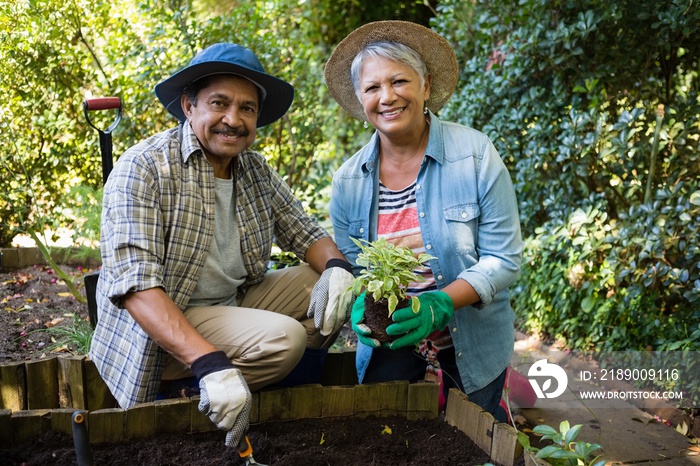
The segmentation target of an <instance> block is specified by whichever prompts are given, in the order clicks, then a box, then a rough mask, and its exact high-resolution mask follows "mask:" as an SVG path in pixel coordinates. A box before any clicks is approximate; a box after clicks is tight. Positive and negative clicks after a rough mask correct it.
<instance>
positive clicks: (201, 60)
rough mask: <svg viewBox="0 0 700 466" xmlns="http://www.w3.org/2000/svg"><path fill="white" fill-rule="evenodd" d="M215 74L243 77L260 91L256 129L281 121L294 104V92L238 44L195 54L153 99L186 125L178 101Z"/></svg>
mask: <svg viewBox="0 0 700 466" xmlns="http://www.w3.org/2000/svg"><path fill="white" fill-rule="evenodd" d="M215 74H235V75H237V76H241V77H244V78H246V79H248V80H249V81H250V82H252V83H253V84H255V85H256V86H257V87H258V88H259V89H260V90H261V98H262V102H260V105H261V107H262V110H261V111H260V115H258V123H257V126H258V128H260V127H263V126H266V125H269V124H270V123H272V122H274V121H277V120H278V119H280V118H281V117H282V116H283V115H284V114H285V113H287V110H289V107H290V106H291V105H292V100H294V88H293V87H292V85H291V84H289V83H288V82H286V81H283V80H281V79H279V78H276V77H274V76H271V75H269V74H266V73H265V71H264V70H263V67H262V64H261V63H260V61H259V60H258V58H257V57H256V56H255V54H254V53H253V52H252V51H250V50H249V49H247V48H245V47H243V46H241V45H237V44H226V43H221V44H214V45H212V46H210V47H208V48H206V49H204V50H202V51H201V52H199V54H197V56H196V57H194V58H193V59H192V61H191V62H190V64H189V66H187V67H186V68H184V69H182V70H180V71H178V72H177V73H175V74H173V75H172V76H170V77H169V78H168V79H166V80H165V81H163V82H161V83H160V84H157V85H156V96H157V97H158V99H159V100H160V101H161V103H162V104H163V105H164V106H165V108H166V110H168V112H170V113H171V114H172V115H174V116H175V117H176V118H177V119H178V120H180V121H185V120H186V119H187V118H186V117H185V113H184V112H183V111H182V106H181V105H180V99H181V97H182V91H183V89H184V88H185V86H186V85H188V84H190V83H192V82H194V81H197V80H198V79H201V78H204V77H207V76H211V75H215Z"/></svg>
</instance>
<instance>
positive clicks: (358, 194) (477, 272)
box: [330, 113, 523, 393]
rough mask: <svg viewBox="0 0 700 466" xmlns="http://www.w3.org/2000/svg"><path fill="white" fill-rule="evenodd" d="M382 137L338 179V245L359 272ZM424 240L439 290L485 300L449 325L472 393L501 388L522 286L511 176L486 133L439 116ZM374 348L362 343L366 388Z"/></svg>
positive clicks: (422, 191)
mask: <svg viewBox="0 0 700 466" xmlns="http://www.w3.org/2000/svg"><path fill="white" fill-rule="evenodd" d="M378 191H379V134H378V133H377V132H375V134H374V135H373V136H372V139H371V140H370V142H369V143H368V144H367V145H366V146H365V147H363V148H362V149H360V150H359V151H358V152H357V153H356V154H355V155H354V156H353V157H351V158H350V159H349V160H348V161H346V162H345V163H344V164H343V166H342V167H341V168H340V169H339V170H338V171H337V172H336V173H335V175H334V176H333V189H332V195H331V203H330V216H331V220H332V222H333V228H334V233H335V241H336V243H337V245H338V247H339V248H340V250H341V251H342V252H343V254H344V255H345V257H346V258H347V259H348V260H349V261H350V262H351V263H352V264H353V267H354V271H355V274H356V275H357V274H358V273H359V270H360V267H358V266H357V264H356V259H357V255H358V253H359V252H360V249H359V248H358V247H357V246H356V245H355V244H354V243H353V242H352V241H351V240H350V238H362V239H365V240H368V241H374V240H375V239H376V238H377V203H378ZM416 202H417V209H418V220H419V223H420V230H421V235H422V237H423V243H424V245H425V249H426V252H427V253H428V254H431V255H432V256H435V257H436V259H433V260H431V261H430V267H431V268H432V271H433V275H434V277H435V281H436V284H437V287H438V288H439V289H442V288H444V287H445V286H447V285H449V284H450V283H452V282H453V281H455V280H456V279H463V280H466V281H467V282H468V283H470V284H471V285H472V287H474V290H475V291H476V292H477V294H478V295H479V298H480V301H479V302H478V303H476V304H474V305H473V306H466V307H463V308H460V309H456V310H455V313H454V317H453V318H452V320H451V321H450V322H449V330H450V334H451V335H452V341H453V343H454V347H455V355H456V359H457V365H458V368H459V372H460V375H461V378H462V382H463V384H464V389H465V391H466V392H467V393H471V392H473V391H476V390H479V389H481V388H483V387H485V386H486V385H488V384H489V383H490V382H492V381H493V380H494V379H495V378H496V377H498V375H500V373H501V372H503V370H504V369H505V368H506V367H507V366H508V364H509V362H510V358H511V355H512V352H513V345H514V338H515V335H514V333H515V332H514V327H513V323H514V320H515V315H514V314H513V311H512V309H511V307H510V293H509V290H508V286H509V285H511V284H512V283H513V282H514V280H515V279H516V278H517V275H518V272H519V270H520V260H521V255H522V249H523V245H522V239H521V235H520V222H519V217H518V207H517V202H516V198H515V191H514V189H513V184H512V181H511V179H510V175H509V173H508V171H507V169H506V167H505V165H504V164H503V161H502V160H501V158H500V156H499V155H498V152H497V151H496V149H495V147H494V146H493V144H492V143H491V141H490V140H489V139H488V138H487V137H486V136H485V135H484V134H482V133H480V132H479V131H476V130H474V129H471V128H467V127H465V126H462V125H459V124H455V123H449V122H441V121H440V120H439V119H438V118H437V117H436V116H435V115H433V114H432V113H431V114H430V135H429V140H428V146H427V148H426V153H425V156H424V157H423V162H422V164H421V168H420V171H419V172H418V178H417V182H416ZM371 353H372V349H371V348H369V347H367V346H365V345H362V344H361V343H358V350H357V358H356V365H357V372H358V378H359V380H360V382H361V381H362V379H363V378H364V373H365V370H366V368H367V365H368V364H369V361H370V358H371Z"/></svg>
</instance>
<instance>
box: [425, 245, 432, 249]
mask: <svg viewBox="0 0 700 466" xmlns="http://www.w3.org/2000/svg"><path fill="white" fill-rule="evenodd" d="M425 249H427V250H431V249H433V247H432V246H431V245H427V246H426V247H425Z"/></svg>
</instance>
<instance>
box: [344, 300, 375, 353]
mask: <svg viewBox="0 0 700 466" xmlns="http://www.w3.org/2000/svg"><path fill="white" fill-rule="evenodd" d="M365 294H366V292H364V293H362V294H361V295H360V296H358V297H357V299H356V300H355V303H354V304H353V305H352V311H351V312H350V323H351V325H352V329H353V331H354V332H355V333H356V334H357V339H358V340H360V341H361V342H362V343H364V344H365V345H367V346H369V347H371V348H378V347H379V340H377V339H374V338H370V334H371V333H372V331H371V330H370V328H369V327H368V326H367V325H365V324H363V322H364V321H365Z"/></svg>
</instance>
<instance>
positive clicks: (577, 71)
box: [435, 0, 700, 349]
mask: <svg viewBox="0 0 700 466" xmlns="http://www.w3.org/2000/svg"><path fill="white" fill-rule="evenodd" d="M435 27H436V28H437V29H438V30H439V31H440V32H442V33H443V34H445V35H446V36H448V37H449V38H450V40H451V41H452V43H453V44H455V46H456V48H457V50H458V54H459V56H460V58H461V63H462V65H463V67H462V69H463V72H462V81H461V83H462V85H461V86H460V89H459V90H458V91H457V93H456V95H455V96H454V97H453V98H452V100H451V102H450V104H449V106H448V108H446V109H445V111H444V115H445V116H446V118H448V119H453V120H456V121H460V122H462V123H465V124H468V125H471V126H474V127H476V128H478V129H481V130H483V131H484V132H486V133H487V134H489V135H490V136H491V138H492V139H493V140H494V142H495V144H496V145H497V147H498V148H499V150H500V152H501V154H502V155H503V157H504V159H505V160H506V163H507V164H508V165H509V167H510V169H511V174H512V176H513V178H514V183H515V187H516V192H517V195H518V197H519V206H520V217H521V223H522V226H523V231H524V234H525V236H526V238H527V247H526V251H525V261H524V262H525V263H524V267H523V273H522V276H521V279H520V281H519V286H518V288H517V293H516V296H515V306H516V313H517V314H518V317H519V320H520V323H521V325H522V326H524V327H525V328H526V329H529V330H535V331H542V332H544V333H548V334H550V335H552V336H557V337H560V338H562V339H564V340H567V341H568V342H569V344H570V345H571V346H573V347H577V348H590V347H598V348H601V347H605V348H608V349H630V348H634V349H644V348H659V349H678V348H698V345H700V326H699V322H700V268H699V267H700V251H698V248H697V246H696V244H697V238H698V231H699V228H698V225H700V192H699V190H700V181H699V180H700V158H699V157H700V156H699V154H698V141H699V139H700V122H699V120H698V119H699V117H700V102H699V100H698V89H697V86H698V65H699V58H700V47H698V46H697V44H698V43H700V7H699V6H698V4H697V2H693V1H689V0H673V1H668V2H655V1H652V0H639V1H638V0H634V1H632V0H623V1H619V2H603V1H589V2H580V1H574V0H557V1H554V2H552V1H545V0H522V1H520V2H517V3H513V2H500V1H499V2H486V1H479V0H474V1H471V2H459V1H454V0H449V1H444V2H441V4H440V14H439V15H438V17H437V18H436V21H435ZM657 152H658V154H657Z"/></svg>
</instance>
